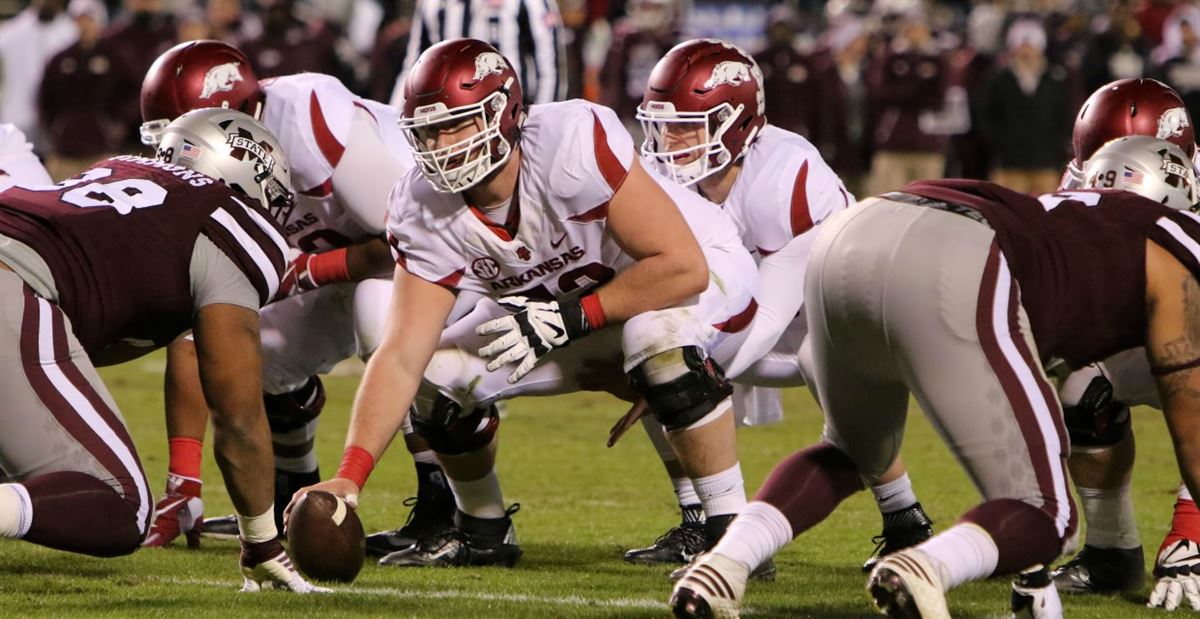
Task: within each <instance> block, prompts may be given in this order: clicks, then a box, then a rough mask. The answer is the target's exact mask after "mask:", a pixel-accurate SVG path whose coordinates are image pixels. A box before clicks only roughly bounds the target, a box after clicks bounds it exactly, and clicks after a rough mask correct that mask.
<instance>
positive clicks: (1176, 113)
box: [1154, 107, 1191, 140]
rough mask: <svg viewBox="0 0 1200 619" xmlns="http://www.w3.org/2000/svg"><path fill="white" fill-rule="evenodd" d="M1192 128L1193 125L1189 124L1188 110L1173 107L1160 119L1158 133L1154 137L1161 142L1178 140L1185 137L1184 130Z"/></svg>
mask: <svg viewBox="0 0 1200 619" xmlns="http://www.w3.org/2000/svg"><path fill="white" fill-rule="evenodd" d="M1190 126H1191V123H1189V122H1188V113H1187V110H1186V109H1184V108H1181V107H1173V108H1171V109H1169V110H1167V111H1165V112H1163V113H1162V115H1161V116H1159V117H1158V131H1157V132H1156V133H1155V134H1154V137H1156V138H1158V139H1160V140H1165V139H1167V138H1177V137H1179V136H1181V135H1183V130H1184V129H1187V128H1188V127H1190Z"/></svg>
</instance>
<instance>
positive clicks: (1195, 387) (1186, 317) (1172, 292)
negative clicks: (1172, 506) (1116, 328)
mask: <svg viewBox="0 0 1200 619" xmlns="http://www.w3.org/2000/svg"><path fill="white" fill-rule="evenodd" d="M1146 306H1147V308H1146V309H1147V316H1148V318H1149V321H1148V323H1149V324H1148V325H1147V332H1146V351H1147V355H1148V356H1149V358H1150V367H1151V368H1153V370H1154V375H1155V379H1156V381H1157V383H1158V391H1159V394H1160V397H1161V399H1162V403H1163V414H1164V415H1165V417H1166V420H1167V427H1168V429H1170V431H1171V439H1172V441H1173V442H1174V444H1175V457H1176V460H1178V462H1179V470H1180V472H1181V473H1182V474H1183V480H1184V483H1186V484H1187V487H1188V490H1190V491H1191V492H1192V496H1200V494H1197V492H1200V283H1198V282H1197V281H1196V278H1195V276H1193V275H1192V274H1191V273H1190V272H1188V270H1187V269H1186V268H1184V266H1183V265H1182V264H1180V263H1179V261H1178V260H1176V259H1175V258H1174V257H1173V256H1171V254H1169V253H1168V252H1167V251H1166V250H1164V249H1162V248H1161V247H1159V246H1158V245H1156V244H1154V243H1149V242H1148V243H1147V245H1146Z"/></svg>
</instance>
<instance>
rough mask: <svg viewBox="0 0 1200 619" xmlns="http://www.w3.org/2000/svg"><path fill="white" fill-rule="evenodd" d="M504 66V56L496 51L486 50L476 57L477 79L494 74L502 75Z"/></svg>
mask: <svg viewBox="0 0 1200 619" xmlns="http://www.w3.org/2000/svg"><path fill="white" fill-rule="evenodd" d="M504 67H505V64H504V56H501V55H500V54H497V53H496V52H484V53H482V54H480V55H478V56H476V57H475V81H477V82H478V81H479V80H481V79H483V78H485V77H487V76H489V75H493V74H495V75H501V74H503V73H504Z"/></svg>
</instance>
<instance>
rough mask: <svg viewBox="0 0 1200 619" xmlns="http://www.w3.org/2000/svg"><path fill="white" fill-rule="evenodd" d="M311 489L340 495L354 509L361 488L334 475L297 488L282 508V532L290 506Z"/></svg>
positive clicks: (285, 531) (289, 512) (289, 515)
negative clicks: (316, 482)
mask: <svg viewBox="0 0 1200 619" xmlns="http://www.w3.org/2000/svg"><path fill="white" fill-rule="evenodd" d="M313 490H321V491H324V492H328V493H330V494H332V495H334V496H339V497H342V500H343V501H345V502H346V504H347V505H349V506H350V507H353V508H355V509H357V508H358V493H359V491H360V490H361V488H359V487H358V484H355V483H354V482H352V481H350V480H349V479H346V478H345V477H334V478H333V479H327V480H325V481H323V482H321V483H318V484H313V485H311V486H305V487H304V488H301V489H299V490H297V491H296V494H293V495H292V500H291V501H289V502H288V505H287V507H286V508H284V510H283V527H284V531H283V533H284V534H286V533H287V530H286V529H287V523H288V518H290V517H291V515H292V508H293V507H295V506H296V501H299V500H300V497H302V496H304V495H305V494H308V493H309V492H310V491H313Z"/></svg>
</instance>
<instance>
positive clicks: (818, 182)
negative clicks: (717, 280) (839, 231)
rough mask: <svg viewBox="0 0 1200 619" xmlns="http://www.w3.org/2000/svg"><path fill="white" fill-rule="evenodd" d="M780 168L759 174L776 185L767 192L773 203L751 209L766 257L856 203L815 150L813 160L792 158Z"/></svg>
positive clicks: (753, 227) (758, 241)
mask: <svg viewBox="0 0 1200 619" xmlns="http://www.w3.org/2000/svg"><path fill="white" fill-rule="evenodd" d="M777 167H778V168H779V169H778V170H777V171H774V170H771V171H768V173H766V174H760V175H759V178H762V179H764V182H769V183H774V185H773V190H771V191H768V192H764V193H765V194H766V195H768V196H769V198H768V200H769V202H770V204H766V205H761V204H752V205H749V208H748V215H749V219H750V226H749V227H750V230H751V231H752V233H751V234H752V236H753V240H754V244H755V246H756V247H757V248H758V250H759V251H760V252H762V253H764V254H771V253H774V252H777V251H779V250H780V249H782V248H783V247H784V246H785V245H787V244H788V243H790V242H791V241H792V239H794V238H796V237H798V236H800V235H802V234H805V233H807V232H808V231H809V230H812V229H813V227H814V226H816V225H817V224H819V223H821V222H822V221H825V219H826V218H827V217H829V216H830V215H832V214H833V213H835V212H837V211H839V210H841V209H844V208H846V207H848V206H849V205H851V204H853V203H854V196H852V195H850V192H849V191H847V190H846V187H845V186H844V185H843V184H842V181H841V179H840V178H838V175H837V174H836V173H835V172H834V171H833V170H832V169H830V167H829V166H828V165H827V164H826V163H825V162H824V161H823V160H822V159H821V158H820V156H819V155H818V154H817V152H816V150H815V149H813V151H812V154H811V156H809V157H804V158H792V159H789V160H787V161H783V162H780V163H778V164H777Z"/></svg>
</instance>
